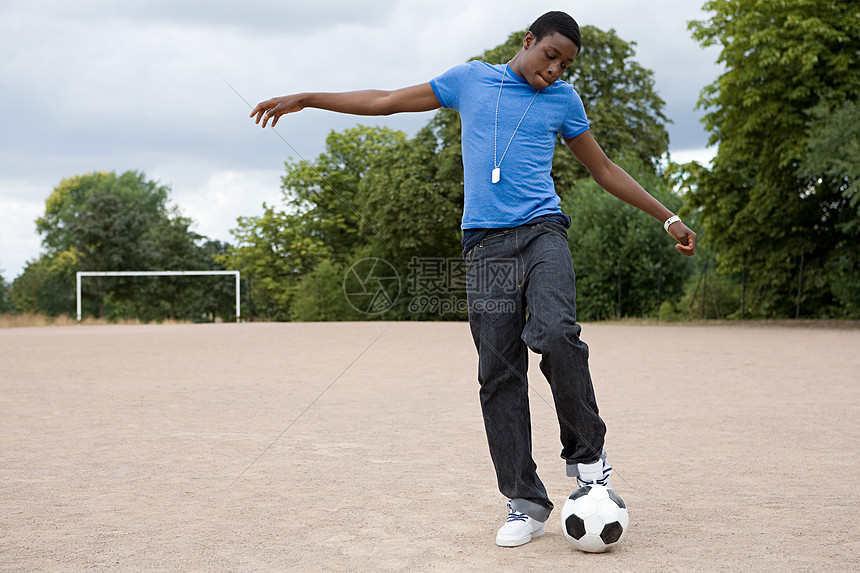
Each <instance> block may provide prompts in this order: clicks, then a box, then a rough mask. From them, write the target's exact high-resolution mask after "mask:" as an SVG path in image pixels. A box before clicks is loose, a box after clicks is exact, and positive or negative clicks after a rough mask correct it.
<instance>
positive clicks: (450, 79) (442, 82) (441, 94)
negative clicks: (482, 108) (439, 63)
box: [430, 64, 469, 109]
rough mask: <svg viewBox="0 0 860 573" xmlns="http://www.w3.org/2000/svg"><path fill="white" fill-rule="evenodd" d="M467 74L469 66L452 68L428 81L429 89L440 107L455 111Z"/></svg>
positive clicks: (463, 65) (461, 65) (462, 65)
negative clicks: (430, 88)
mask: <svg viewBox="0 0 860 573" xmlns="http://www.w3.org/2000/svg"><path fill="white" fill-rule="evenodd" d="M468 72H469V64H460V65H459V66H454V67H453V68H451V69H450V70H448V71H447V72H445V73H443V74H442V75H440V76H437V77H435V78H433V79H432V80H430V87H432V88H433V92H434V93H435V94H436V99H438V100H439V103H440V104H441V105H442V107H445V108H448V109H457V108H458V105H459V102H460V87H461V86H462V84H463V79H464V78H465V76H466V74H467V73H468Z"/></svg>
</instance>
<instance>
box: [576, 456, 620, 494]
mask: <svg viewBox="0 0 860 573" xmlns="http://www.w3.org/2000/svg"><path fill="white" fill-rule="evenodd" d="M576 466H577V468H576V469H577V472H576V473H577V474H578V475H577V476H576V483H577V485H578V486H579V487H584V486H587V485H604V486H606V487H608V488H609V489H612V482H611V480H610V479H609V474H611V473H612V466H610V465H609V462H608V461H606V451H605V450H604V451H603V452H601V455H600V459H598V460H597V461H596V462H594V463H590V464H577V465H576Z"/></svg>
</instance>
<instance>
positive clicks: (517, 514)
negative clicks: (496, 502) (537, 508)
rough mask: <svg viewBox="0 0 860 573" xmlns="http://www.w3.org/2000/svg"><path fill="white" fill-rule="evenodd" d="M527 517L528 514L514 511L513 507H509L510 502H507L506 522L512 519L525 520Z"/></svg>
mask: <svg viewBox="0 0 860 573" xmlns="http://www.w3.org/2000/svg"><path fill="white" fill-rule="evenodd" d="M528 518H529V516H528V515H526V514H525V513H520V512H519V511H516V510H515V509H514V508H513V507H511V504H510V503H508V521H507V522H506V523H510V522H512V521H526V520H528Z"/></svg>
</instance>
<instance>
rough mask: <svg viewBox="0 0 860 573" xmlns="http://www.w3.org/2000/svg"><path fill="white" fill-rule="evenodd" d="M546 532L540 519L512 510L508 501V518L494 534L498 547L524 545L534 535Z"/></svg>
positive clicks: (538, 535) (537, 535)
mask: <svg viewBox="0 0 860 573" xmlns="http://www.w3.org/2000/svg"><path fill="white" fill-rule="evenodd" d="M544 533H546V529H545V528H544V524H543V522H542V521H538V520H536V519H532V518H531V517H529V516H528V515H526V514H525V513H520V512H519V511H514V509H513V508H512V507H511V502H510V501H509V502H508V520H507V521H506V522H505V524H504V525H503V526H502V527H501V528H500V529H499V532H498V533H497V534H496V545H498V546H500V547H517V546H518V545H524V544H526V543H528V542H529V541H531V540H532V538H534V537H540V536H541V535H543V534H544Z"/></svg>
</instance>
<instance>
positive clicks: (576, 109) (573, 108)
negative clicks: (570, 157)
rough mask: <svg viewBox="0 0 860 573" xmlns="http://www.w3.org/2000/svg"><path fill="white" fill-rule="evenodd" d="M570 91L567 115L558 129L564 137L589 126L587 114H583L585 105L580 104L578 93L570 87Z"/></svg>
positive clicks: (581, 131) (577, 132)
mask: <svg viewBox="0 0 860 573" xmlns="http://www.w3.org/2000/svg"><path fill="white" fill-rule="evenodd" d="M570 91H571V95H570V104H569V107H568V110H567V115H566V116H565V118H564V123H562V125H561V129H560V130H559V133H561V136H562V137H564V138H565V139H571V138H573V137H576V136H577V135H579V134H581V133H584V132H585V131H586V130H588V128H589V121H588V116H586V115H585V106H583V105H582V98H581V97H579V94H578V93H576V90H575V89H573V88H572V87H571V89H570Z"/></svg>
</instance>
